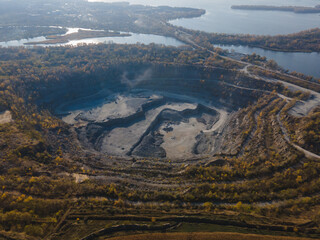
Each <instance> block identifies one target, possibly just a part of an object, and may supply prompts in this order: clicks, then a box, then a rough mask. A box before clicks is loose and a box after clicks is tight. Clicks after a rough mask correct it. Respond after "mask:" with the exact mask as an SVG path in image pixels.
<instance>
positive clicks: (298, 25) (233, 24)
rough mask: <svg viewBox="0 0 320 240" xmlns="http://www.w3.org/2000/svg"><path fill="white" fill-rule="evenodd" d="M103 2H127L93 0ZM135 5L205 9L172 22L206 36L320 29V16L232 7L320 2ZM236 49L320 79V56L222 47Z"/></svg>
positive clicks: (141, 0) (173, 0)
mask: <svg viewBox="0 0 320 240" xmlns="http://www.w3.org/2000/svg"><path fill="white" fill-rule="evenodd" d="M89 1H100V2H117V1H118V2H119V1H120V2H121V1H123V0H89ZM127 2H130V3H131V4H143V5H152V6H160V5H167V6H172V7H193V8H202V9H205V10H206V11H207V13H206V14H205V15H203V16H201V17H199V18H192V19H177V20H173V21H170V22H171V23H172V24H174V25H178V26H182V27H185V28H190V29H195V30H203V31H206V32H217V33H233V34H257V35H260V34H264V35H277V34H289V33H295V32H299V31H302V30H306V29H310V28H315V27H320V14H318V13H317V14H295V13H292V12H279V11H248V10H234V9H231V6H232V5H241V4H244V5H245V4H252V5H259V4H261V5H276V6H279V5H291V6H310V7H314V6H316V5H317V4H320V2H319V0H282V1H281V3H280V2H279V1H278V0H198V1H194V0H128V1H127ZM222 48H224V49H235V51H236V52H240V53H244V54H251V53H253V52H255V53H257V54H259V55H261V56H266V57H267V58H268V59H274V60H275V61H276V62H278V64H279V65H280V66H282V67H284V68H285V69H289V70H290V71H298V72H301V73H304V74H307V75H312V76H315V77H318V78H320V54H319V53H290V52H274V51H268V50H264V49H259V48H250V47H246V46H222Z"/></svg>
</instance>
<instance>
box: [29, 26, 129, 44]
mask: <svg viewBox="0 0 320 240" xmlns="http://www.w3.org/2000/svg"><path fill="white" fill-rule="evenodd" d="M129 36H131V34H129V33H120V32H111V31H93V30H81V29H79V30H78V32H75V33H70V34H66V35H51V36H47V37H46V38H47V40H44V41H39V42H28V43H25V45H37V44H59V43H60V44H62V43H68V42H69V41H73V40H81V39H86V38H100V37H129Z"/></svg>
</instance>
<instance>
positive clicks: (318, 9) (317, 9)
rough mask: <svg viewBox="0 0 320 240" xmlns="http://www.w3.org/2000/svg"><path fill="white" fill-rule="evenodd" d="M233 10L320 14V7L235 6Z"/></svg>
mask: <svg viewBox="0 0 320 240" xmlns="http://www.w3.org/2000/svg"><path fill="white" fill-rule="evenodd" d="M231 8H232V9H240V10H258V11H259V10H262V11H283V12H294V13H320V5H317V6H315V7H301V6H267V5H233V6H231Z"/></svg>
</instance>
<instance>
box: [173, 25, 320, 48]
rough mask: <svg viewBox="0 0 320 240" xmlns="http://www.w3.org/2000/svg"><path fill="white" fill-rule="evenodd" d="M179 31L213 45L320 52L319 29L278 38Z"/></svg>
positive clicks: (277, 36)
mask: <svg viewBox="0 0 320 240" xmlns="http://www.w3.org/2000/svg"><path fill="white" fill-rule="evenodd" d="M179 29H181V30H183V31H184V32H187V33H189V34H191V35H192V36H194V38H199V39H202V41H208V42H210V43H211V44H226V45H246V46H250V47H258V48H263V49H268V50H272V51H281V52H320V29H319V28H314V29H309V30H305V31H301V32H298V33H293V34H288V35H276V36H267V35H250V34H225V33H207V32H202V31H194V30H189V29H184V28H181V27H179Z"/></svg>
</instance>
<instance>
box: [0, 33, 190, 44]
mask: <svg viewBox="0 0 320 240" xmlns="http://www.w3.org/2000/svg"><path fill="white" fill-rule="evenodd" d="M78 29H79V28H68V32H67V34H69V33H73V32H77V31H78ZM130 34H131V36H129V37H101V38H86V39H81V40H73V41H69V42H68V43H63V44H38V45H37V46H43V47H49V46H50V47H54V46H66V45H72V46H76V45H77V44H81V43H87V44H90V43H91V44H92V43H93V44H96V43H119V44H125V43H126V44H136V43H141V44H150V43H156V44H164V45H166V46H175V47H178V46H180V45H183V44H184V43H182V42H180V41H178V40H176V39H174V38H171V37H164V36H158V35H153V34H138V33H130ZM44 40H46V38H45V37H35V38H29V39H21V40H13V41H8V42H0V46H1V47H20V46H28V47H32V46H30V45H24V44H25V43H28V42H40V41H44Z"/></svg>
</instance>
